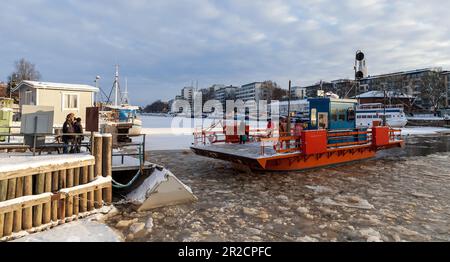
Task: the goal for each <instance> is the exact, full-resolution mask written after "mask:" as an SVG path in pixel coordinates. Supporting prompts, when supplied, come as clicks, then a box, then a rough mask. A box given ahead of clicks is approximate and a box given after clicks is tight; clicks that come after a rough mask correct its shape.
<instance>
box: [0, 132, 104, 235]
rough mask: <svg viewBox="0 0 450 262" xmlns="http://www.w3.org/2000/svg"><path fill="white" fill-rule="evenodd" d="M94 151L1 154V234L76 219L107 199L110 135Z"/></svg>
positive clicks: (99, 137)
mask: <svg viewBox="0 0 450 262" xmlns="http://www.w3.org/2000/svg"><path fill="white" fill-rule="evenodd" d="M93 148H94V150H93V155H89V154H75V155H46V156H30V155H11V154H5V155H2V156H0V239H2V238H5V237H8V236H11V235H12V234H13V233H18V232H20V231H29V230H32V229H33V228H35V227H40V226H43V225H47V224H54V223H59V224H63V223H65V222H66V221H71V220H74V219H77V218H78V217H79V216H80V215H82V214H83V213H87V212H91V211H93V210H94V209H98V208H101V207H103V205H105V204H110V203H112V187H111V175H112V171H111V162H112V160H111V158H112V136H111V135H96V136H95V137H94V147H93Z"/></svg>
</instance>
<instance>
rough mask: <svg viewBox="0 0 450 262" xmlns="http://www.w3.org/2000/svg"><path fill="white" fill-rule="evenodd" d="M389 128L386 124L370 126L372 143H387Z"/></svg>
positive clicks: (384, 144)
mask: <svg viewBox="0 0 450 262" xmlns="http://www.w3.org/2000/svg"><path fill="white" fill-rule="evenodd" d="M389 135H390V129H389V127H387V126H377V127H373V128H372V144H373V145H374V146H376V147H381V146H387V145H389Z"/></svg>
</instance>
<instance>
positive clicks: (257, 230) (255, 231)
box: [247, 228, 261, 235]
mask: <svg viewBox="0 0 450 262" xmlns="http://www.w3.org/2000/svg"><path fill="white" fill-rule="evenodd" d="M247 231H248V232H249V233H250V234H252V235H261V230H259V229H256V228H248V229H247Z"/></svg>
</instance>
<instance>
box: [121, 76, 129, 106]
mask: <svg viewBox="0 0 450 262" xmlns="http://www.w3.org/2000/svg"><path fill="white" fill-rule="evenodd" d="M122 100H123V103H124V104H127V105H128V104H129V103H130V102H129V98H128V78H127V77H125V92H124V93H123V98H122Z"/></svg>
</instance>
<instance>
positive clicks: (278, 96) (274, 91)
mask: <svg viewBox="0 0 450 262" xmlns="http://www.w3.org/2000/svg"><path fill="white" fill-rule="evenodd" d="M262 87H263V88H266V89H267V90H268V93H267V97H264V98H265V99H266V100H282V99H283V98H284V97H287V96H288V93H289V92H288V90H286V89H282V88H281V87H280V86H279V85H278V84H277V83H276V82H273V81H271V80H267V81H264V82H263V83H262Z"/></svg>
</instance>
